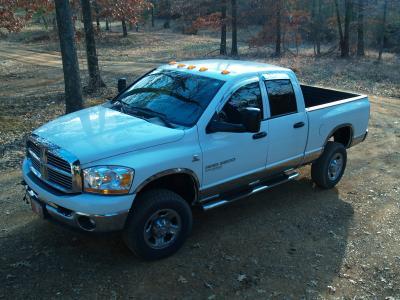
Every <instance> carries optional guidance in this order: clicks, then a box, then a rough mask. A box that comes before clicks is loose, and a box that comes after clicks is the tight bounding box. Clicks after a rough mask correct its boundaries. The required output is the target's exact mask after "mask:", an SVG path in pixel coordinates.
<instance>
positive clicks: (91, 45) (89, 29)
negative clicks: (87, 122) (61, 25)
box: [81, 0, 105, 92]
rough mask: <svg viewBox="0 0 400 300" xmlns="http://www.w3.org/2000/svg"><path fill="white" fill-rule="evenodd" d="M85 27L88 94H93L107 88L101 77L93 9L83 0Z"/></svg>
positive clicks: (88, 2)
mask: <svg viewBox="0 0 400 300" xmlns="http://www.w3.org/2000/svg"><path fill="white" fill-rule="evenodd" d="M81 6H82V16H83V25H84V29H85V41H86V56H87V63H88V71H89V85H88V87H87V90H88V92H93V91H95V90H96V89H97V88H99V87H103V86H105V84H104V82H103V80H102V79H101V76H100V70H99V60H98V58H97V52H96V40H95V38H94V30H93V23H92V9H91V5H90V0H81Z"/></svg>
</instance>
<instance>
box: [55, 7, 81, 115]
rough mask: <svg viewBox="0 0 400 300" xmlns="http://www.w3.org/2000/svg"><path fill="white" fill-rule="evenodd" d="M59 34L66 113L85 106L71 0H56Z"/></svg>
mask: <svg viewBox="0 0 400 300" xmlns="http://www.w3.org/2000/svg"><path fill="white" fill-rule="evenodd" d="M54 2H55V7H56V18H57V27H58V35H59V39H60V48H61V57H62V63H63V72H64V85H65V106H66V113H70V112H74V111H77V110H80V109H81V108H82V107H83V100H82V91H81V77H80V74H79V64H78V56H77V54H76V46H75V32H74V27H73V24H72V17H71V7H70V4H69V0H55V1H54Z"/></svg>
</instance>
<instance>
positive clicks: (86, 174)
mask: <svg viewBox="0 0 400 300" xmlns="http://www.w3.org/2000/svg"><path fill="white" fill-rule="evenodd" d="M134 173H135V172H134V171H133V170H132V169H130V168H126V167H120V166H96V167H92V168H87V169H84V170H83V189H84V191H85V192H90V193H98V194H105V195H115V194H127V193H129V189H130V187H131V185H132V180H133V175H134Z"/></svg>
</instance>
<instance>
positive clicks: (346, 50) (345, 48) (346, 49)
mask: <svg viewBox="0 0 400 300" xmlns="http://www.w3.org/2000/svg"><path fill="white" fill-rule="evenodd" d="M351 1H352V0H345V1H344V2H345V16H344V36H343V45H342V48H341V53H340V55H341V57H349V55H350V20H351V15H352V2H351Z"/></svg>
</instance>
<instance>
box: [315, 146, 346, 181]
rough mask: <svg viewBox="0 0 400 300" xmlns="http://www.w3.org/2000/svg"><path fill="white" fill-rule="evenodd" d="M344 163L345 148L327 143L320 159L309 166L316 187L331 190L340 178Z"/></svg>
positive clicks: (344, 166)
mask: <svg viewBox="0 0 400 300" xmlns="http://www.w3.org/2000/svg"><path fill="white" fill-rule="evenodd" d="M346 162H347V153H346V148H345V147H344V146H343V145H342V144H340V143H336V142H328V143H327V144H326V147H325V150H324V152H323V153H322V155H321V157H320V158H318V159H317V160H316V161H315V162H314V163H313V164H312V166H311V177H312V179H313V180H314V182H315V183H316V184H317V185H318V186H320V187H322V188H325V189H330V188H333V187H334V186H335V185H336V184H337V183H338V182H339V181H340V179H341V178H342V176H343V173H344V170H345V168H346Z"/></svg>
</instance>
